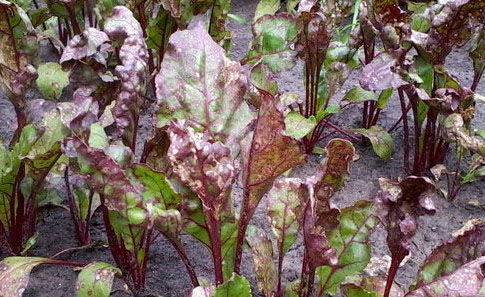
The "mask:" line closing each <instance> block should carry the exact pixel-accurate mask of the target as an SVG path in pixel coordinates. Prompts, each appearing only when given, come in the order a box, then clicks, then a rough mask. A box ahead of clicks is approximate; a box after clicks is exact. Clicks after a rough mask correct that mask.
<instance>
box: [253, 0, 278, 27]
mask: <svg viewBox="0 0 485 297" xmlns="http://www.w3.org/2000/svg"><path fill="white" fill-rule="evenodd" d="M280 5H281V3H280V0H260V1H259V3H258V6H257V7H256V12H255V13H254V19H253V22H255V21H256V20H257V19H259V18H260V17H262V16H264V15H274V14H275V13H276V12H277V11H278V10H279V9H280Z"/></svg>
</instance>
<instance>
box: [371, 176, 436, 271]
mask: <svg viewBox="0 0 485 297" xmlns="http://www.w3.org/2000/svg"><path fill="white" fill-rule="evenodd" d="M379 183H380V187H381V190H380V191H379V192H378V193H377V197H376V205H377V206H378V210H379V211H378V215H379V217H380V219H381V221H382V222H383V224H384V225H385V227H386V229H387V245H388V247H389V250H390V252H391V255H392V258H393V259H392V265H394V266H398V265H399V263H401V261H402V260H403V259H404V258H405V257H406V256H407V255H408V254H409V251H410V248H411V244H412V243H411V238H412V237H413V236H414V235H415V234H416V231H417V228H418V221H417V218H418V217H419V216H422V215H434V213H435V212H436V209H435V207H434V204H433V201H432V200H431V196H432V195H433V194H434V193H435V191H436V187H435V185H434V184H433V182H432V181H431V180H430V179H428V178H426V177H417V176H408V177H406V178H405V179H403V180H401V181H400V182H393V181H390V180H387V179H379ZM395 268H396V269H397V267H395Z"/></svg>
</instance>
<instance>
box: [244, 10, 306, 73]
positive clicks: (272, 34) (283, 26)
mask: <svg viewBox="0 0 485 297" xmlns="http://www.w3.org/2000/svg"><path fill="white" fill-rule="evenodd" d="M252 32H253V40H252V41H251V44H250V45H249V51H248V53H247V54H246V57H245V58H244V60H243V61H244V63H251V64H253V63H257V62H258V61H261V63H263V64H265V65H267V66H268V68H269V69H270V70H271V71H273V72H278V71H282V70H286V69H290V68H292V67H294V66H295V62H296V52H295V50H294V49H293V45H294V43H295V41H296V37H297V27H296V20H295V18H294V17H293V16H291V15H289V14H278V15H274V16H271V15H265V16H262V17H260V18H259V19H258V20H256V21H255V22H254V23H253V26H252Z"/></svg>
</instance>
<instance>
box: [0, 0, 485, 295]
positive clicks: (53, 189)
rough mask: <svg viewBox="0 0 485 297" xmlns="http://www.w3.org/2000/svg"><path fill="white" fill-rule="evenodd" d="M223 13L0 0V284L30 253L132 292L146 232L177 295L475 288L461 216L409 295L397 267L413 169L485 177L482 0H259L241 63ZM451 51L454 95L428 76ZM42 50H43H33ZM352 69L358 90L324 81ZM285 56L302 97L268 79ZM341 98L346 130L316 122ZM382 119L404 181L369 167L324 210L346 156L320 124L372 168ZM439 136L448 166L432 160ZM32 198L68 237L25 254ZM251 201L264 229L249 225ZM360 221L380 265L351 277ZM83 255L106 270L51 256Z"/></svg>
mask: <svg viewBox="0 0 485 297" xmlns="http://www.w3.org/2000/svg"><path fill="white" fill-rule="evenodd" d="M44 4H45V5H44ZM230 4H231V2H230V1H229V0H216V1H212V0H211V1H208V0H207V1H206V0H200V1H189V0H182V1H173V0H162V1H159V2H153V1H144V0H142V1H136V2H124V1H123V2H117V1H109V0H103V1H80V2H79V1H60V2H59V1H56V0H47V1H46V2H45V3H37V2H36V1H33V2H32V3H31V2H30V1H14V2H7V1H4V0H0V16H1V17H0V49H1V51H0V86H1V89H2V91H3V93H4V94H5V95H6V98H7V99H8V100H9V102H10V103H11V104H12V106H13V109H14V110H15V115H16V120H17V126H16V127H14V128H15V130H14V131H13V133H12V138H11V140H10V143H9V144H8V145H6V146H3V144H2V145H1V146H0V247H1V249H2V254H5V255H6V256H8V257H4V258H3V260H2V261H1V262H0V296H6V297H20V296H22V294H23V293H24V291H25V290H26V288H27V286H28V282H29V274H30V273H31V271H32V270H33V269H34V268H36V267H37V266H39V265H41V264H43V265H64V266H69V267H75V269H76V270H78V271H79V273H78V276H77V281H76V284H75V292H76V294H77V296H80V297H84V296H99V297H104V296H110V295H111V291H112V286H113V285H114V284H115V282H114V280H115V277H117V278H119V279H120V280H121V281H122V284H121V286H123V289H117V288H116V287H119V284H116V287H115V288H116V290H123V291H125V292H127V293H129V294H131V295H133V296H152V295H147V290H146V288H145V284H146V283H147V281H146V280H147V277H148V275H149V274H150V273H151V272H150V271H149V269H150V267H151V266H150V265H149V261H150V259H151V258H152V256H153V254H151V251H153V250H152V249H153V246H154V245H156V244H159V240H165V241H166V242H167V243H168V244H169V245H168V247H169V248H164V249H163V252H171V253H174V254H176V255H177V256H178V257H179V258H180V260H181V263H182V264H183V266H184V267H185V272H186V274H187V276H188V279H189V281H190V283H188V284H187V285H186V291H187V292H188V291H190V292H191V293H190V295H189V296H193V297H196V296H205V297H209V296H215V297H219V296H244V297H249V296H260V295H262V296H268V297H269V296H271V297H282V296H287V297H291V296H299V297H310V296H317V297H320V296H335V295H337V294H340V295H341V296H349V297H354V296H384V297H389V296H393V297H395V296H438V297H445V296H463V297H464V296H480V294H481V293H483V289H482V285H483V278H484V271H483V267H484V266H483V264H484V263H485V259H484V251H483V241H484V231H485V229H484V228H485V227H484V223H483V222H482V221H481V220H472V221H470V222H469V223H468V224H467V225H466V226H465V227H464V228H463V229H461V230H459V231H458V232H455V233H454V234H453V236H454V238H453V239H452V240H450V241H448V242H447V243H445V244H444V245H441V246H438V247H437V248H436V249H435V250H434V251H433V252H432V253H431V254H430V255H429V256H428V257H427V258H426V260H425V261H424V262H423V263H422V265H421V267H420V269H419V271H418V273H417V276H416V281H415V283H414V284H413V285H412V286H411V287H409V288H408V289H407V290H403V288H402V287H401V286H399V285H398V284H397V283H396V282H395V278H396V275H397V273H398V271H399V267H400V265H401V264H402V263H404V262H405V259H406V257H408V256H409V255H410V253H411V249H412V244H413V238H414V236H415V235H416V234H417V232H418V230H419V229H418V228H419V226H420V225H422V224H423V222H421V221H420V219H419V217H421V216H425V215H435V214H438V210H437V209H435V206H434V203H433V200H432V199H431V198H432V196H433V195H434V194H435V192H436V190H437V189H438V188H439V185H438V183H437V184H435V183H434V182H433V181H432V180H431V179H430V178H429V176H430V175H431V174H432V175H433V176H434V177H435V180H436V181H437V182H438V180H439V179H440V178H445V179H446V182H447V189H446V190H445V189H441V191H442V192H443V193H446V194H447V197H448V198H449V199H454V198H455V197H456V195H457V193H458V191H459V189H460V188H461V187H462V185H463V184H466V183H470V182H474V181H477V180H479V179H481V178H483V176H485V173H484V172H485V171H484V168H485V167H484V164H485V161H484V157H485V141H484V140H483V137H484V135H485V133H484V132H483V130H473V129H472V120H473V117H474V115H475V112H476V110H475V109H476V108H477V105H476V103H477V102H479V101H483V97H482V96H480V95H479V94H477V93H476V91H477V89H478V86H479V83H480V82H481V77H482V76H483V72H484V69H485V60H484V55H485V52H484V48H485V46H484V44H485V43H484V40H485V39H484V34H483V32H481V31H480V30H481V29H483V24H484V20H485V17H484V16H485V15H484V11H485V7H484V4H483V1H479V0H450V1H446V3H441V2H440V3H437V4H436V3H431V4H426V3H421V4H416V3H410V2H406V3H402V2H400V1H393V0H391V1H389V0H386V1H383V0H372V1H371V0H369V1H367V0H364V1H330V0H327V1H315V0H302V1H287V3H286V7H282V3H281V2H280V1H278V0H261V1H260V2H259V4H258V6H257V8H256V11H255V15H254V19H253V21H252V26H251V29H252V35H253V36H252V37H253V39H252V40H251V41H250V45H249V50H248V52H247V54H246V56H245V57H244V58H243V59H242V60H241V61H234V60H233V59H232V58H231V55H230V52H229V49H230V46H231V32H230V31H228V29H227V28H226V23H227V19H228V18H231V19H233V20H238V21H239V22H244V21H243V20H241V18H238V16H235V15H231V14H230V13H229V12H230V8H231V6H230ZM352 14H353V15H354V16H353V19H352V17H351V15H352ZM465 44H467V46H468V47H469V49H470V51H469V57H470V59H471V60H472V62H473V73H474V74H473V78H472V81H471V83H470V86H469V88H467V87H466V86H464V84H463V83H461V82H459V81H458V79H456V78H455V77H453V75H452V74H450V72H449V71H448V70H447V69H446V67H445V61H446V59H447V57H449V56H450V53H451V52H452V50H453V49H455V48H459V47H462V46H465ZM44 46H47V47H49V48H50V49H51V50H52V53H54V54H55V55H57V60H55V59H50V58H49V62H46V63H43V62H42V60H44V56H45V53H44V52H43V51H42V50H41V48H42V47H44ZM381 46H382V48H381ZM359 51H362V52H363V53H362V55H360V52H359ZM360 56H362V57H363V59H361V60H360ZM54 60H55V61H54ZM359 60H360V64H361V65H362V66H363V69H362V73H361V75H360V77H359V84H358V85H356V86H354V85H353V86H350V87H349V88H348V90H347V91H343V90H344V89H347V88H346V87H344V83H346V82H347V79H348V78H349V76H350V74H351V73H352V71H353V70H354V69H355V68H357V67H358V66H359ZM299 66H303V76H304V80H303V81H302V85H303V89H304V92H305V94H304V98H300V97H299V95H298V94H294V93H283V92H281V90H280V88H279V86H278V83H277V79H276V78H277V76H278V73H281V72H283V71H287V70H289V69H291V68H293V67H299ZM339 93H341V94H342V98H341V99H340V98H339ZM393 94H396V95H397V100H399V102H398V103H399V105H400V111H401V114H402V116H401V118H400V119H399V120H398V121H397V122H396V123H395V124H394V125H393V126H392V127H391V128H389V129H386V128H384V127H381V126H379V124H380V123H379V117H380V116H381V115H382V112H381V111H383V110H384V107H385V106H386V105H387V104H388V103H389V101H390V100H391V99H392V98H393ZM39 97H43V99H32V98H39ZM154 97H155V98H154ZM337 98H339V101H338V102H336V99H337ZM360 103H362V105H363V109H362V110H363V114H362V122H361V125H360V127H358V128H357V129H348V130H347V129H344V128H342V127H340V126H338V125H337V124H335V123H336V121H335V118H338V120H339V122H341V120H342V117H344V116H346V115H348V114H346V113H343V112H342V111H343V110H345V111H346V112H347V111H349V110H352V109H347V108H348V107H350V106H352V105H356V104H360ZM410 112H411V114H409V113H410ZM337 114H338V115H337ZM408 114H409V116H408ZM147 117H148V118H151V119H152V121H151V125H150V124H149V125H146V124H145V122H146V121H144V119H145V118H147ZM343 120H346V119H343ZM401 123H402V129H403V151H404V172H405V176H402V177H400V178H397V179H395V180H390V179H385V178H380V179H379V181H378V183H379V186H380V190H379V191H378V193H377V195H376V197H375V199H374V200H372V199H371V198H372V197H362V199H364V200H359V201H356V202H355V201H354V202H353V203H352V204H350V205H349V206H347V207H343V208H338V207H337V206H336V205H335V201H337V199H335V198H334V197H335V196H336V195H337V193H338V192H339V191H341V190H342V189H343V188H344V186H345V183H346V180H347V178H348V176H349V174H350V167H351V164H352V162H354V161H356V160H357V159H358V158H359V156H358V153H357V152H356V148H355V147H354V145H353V144H352V143H351V142H350V141H348V140H344V139H340V138H333V137H334V136H335V135H336V134H341V135H342V136H343V137H346V138H349V139H350V140H352V141H354V142H359V143H360V144H365V143H366V141H367V140H365V141H362V140H361V138H359V137H357V136H356V135H362V136H363V137H365V138H366V139H368V140H369V142H370V143H371V144H372V146H373V149H374V151H375V152H376V154H377V155H378V156H379V157H380V158H382V159H389V158H391V156H392V154H393V151H394V144H393V139H392V137H391V134H390V132H392V131H395V130H396V129H400V128H401V126H400V125H401ZM348 124H352V123H348ZM146 130H148V132H149V133H151V134H150V135H149V136H148V137H146V135H145V134H144V133H142V131H146ZM327 139H329V141H328V142H327V143H326V145H325V148H319V146H320V145H322V143H323V141H324V140H327ZM452 148H454V150H455V153H456V160H457V162H456V163H457V166H456V170H454V171H452V170H448V168H447V167H446V166H445V165H444V164H448V163H449V161H448V160H447V158H448V156H449V155H451V154H450V153H449V152H451V151H452V150H451V149H452ZM313 153H317V154H320V155H324V157H323V158H322V160H321V161H320V162H319V163H320V164H319V165H318V166H316V168H314V170H313V174H310V175H309V176H300V175H299V174H301V173H300V172H299V171H300V170H298V167H299V166H302V165H305V163H306V162H307V161H308V160H310V162H313V161H314V160H315V159H316V158H318V157H317V156H311V155H312V154H313ZM447 161H448V162H447ZM382 164H384V163H382ZM307 165H308V164H307ZM465 165H466V166H468V168H467V169H466V170H462V169H461V168H462V167H463V166H465ZM295 168H296V169H297V170H293V169H295ZM305 169H308V167H307V168H305ZM239 189H240V190H241V191H240V192H241V196H240V197H239V195H238V190H239ZM338 195H345V193H338ZM60 196H65V197H60ZM63 198H65V201H66V203H67V206H65V205H62V201H63ZM264 199H266V200H264ZM366 199H370V200H366ZM334 200H335V201H334ZM262 201H264V202H263V203H262ZM47 206H60V208H56V209H54V210H53V211H57V210H58V209H65V210H67V211H68V214H67V215H68V216H70V219H71V221H72V225H73V227H74V232H73V234H72V237H73V238H75V239H76V240H77V242H78V245H79V246H77V247H70V248H67V249H64V250H62V251H59V252H56V253H53V256H51V257H48V256H47V255H37V254H38V251H37V249H35V248H32V247H34V246H35V244H36V239H37V236H38V235H37V230H36V226H37V220H38V218H39V216H40V215H41V214H42V210H43V208H44V207H47ZM258 208H259V209H261V208H264V211H265V212H264V215H265V216H266V217H267V218H266V219H267V220H268V221H267V223H268V226H269V228H267V229H268V230H266V229H265V228H264V226H261V225H258V226H255V224H259V221H257V220H253V218H254V217H255V214H256V213H257V211H258ZM440 215H444V214H440ZM93 220H97V221H100V222H102V228H101V229H103V230H104V235H105V240H106V242H93V241H94V240H93V236H92V235H93V234H92V232H93V231H94V229H93V228H92V227H91V222H92V221H93ZM58 225H60V224H58ZM379 225H380V226H382V227H383V229H384V230H385V231H386V232H387V240H386V242H387V247H388V250H389V253H390V255H391V261H390V267H389V269H388V272H387V274H386V276H385V277H382V276H372V277H369V276H368V275H367V273H366V272H365V268H366V267H367V266H368V264H369V263H370V260H371V255H372V246H371V242H372V241H373V240H371V239H370V238H371V234H372V232H373V231H374V229H375V228H376V227H378V226H379ZM56 228H60V229H61V228H63V226H57V227H56ZM270 230H271V231H270ZM185 235H190V236H192V237H193V239H195V242H196V243H199V244H200V245H201V246H202V247H204V248H206V249H207V251H208V253H209V255H210V262H211V263H210V264H211V265H210V266H212V267H211V269H209V271H199V268H198V267H196V266H195V265H194V262H195V261H194V259H192V257H193V256H194V255H193V254H192V253H190V250H187V246H186V245H187V241H186V240H185V238H184V237H185ZM40 236H42V234H41V235H40ZM97 237H98V236H96V237H94V238H97ZM297 243H299V244H300V245H299V246H300V247H301V248H297V247H298V245H297ZM100 246H104V247H107V249H109V252H110V253H111V257H112V258H111V261H108V262H110V263H112V264H109V263H103V262H97V261H94V262H92V263H89V261H86V262H85V263H80V262H77V261H76V262H71V261H64V260H58V258H59V257H60V256H61V255H64V256H65V255H66V254H67V253H68V252H69V253H70V252H74V251H76V252H81V251H86V250H89V251H94V248H95V247H100ZM295 249H296V251H294V250H295ZM100 250H101V249H100ZM245 252H249V253H250V256H251V258H252V261H253V265H252V267H253V271H252V272H251V271H247V270H246V267H248V265H246V264H247V263H245V262H244V261H245V259H247V258H245V257H244V256H245V255H244V253H245ZM291 252H299V253H300V255H301V261H299V262H298V265H300V266H299V267H298V269H299V271H300V273H299V275H298V278H297V279H295V278H293V279H290V280H289V281H287V279H288V278H287V277H286V275H285V259H286V258H287V257H288V254H290V253H291ZM85 255H89V254H88V253H86V254H85ZM196 256H197V255H196ZM162 265H164V264H162ZM249 266H250V265H249ZM164 268H165V267H164V266H162V267H161V269H164ZM39 272H40V273H42V271H41V270H39ZM201 272H203V273H201ZM247 273H254V276H255V278H252V277H251V276H252V275H251V274H250V275H247ZM202 274H203V275H204V276H206V275H211V274H212V275H213V279H209V280H207V279H204V278H203V277H201V275H202ZM252 279H255V280H256V282H255V284H253V286H252V284H251V283H250V280H252ZM450 284H451V285H450ZM150 289H152V288H150ZM150 293H151V292H150ZM175 294H176V295H177V296H178V295H181V293H180V292H175ZM257 294H259V295H257ZM182 295H183V294H182Z"/></svg>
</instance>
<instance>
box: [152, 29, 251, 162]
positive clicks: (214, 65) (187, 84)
mask: <svg viewBox="0 0 485 297" xmlns="http://www.w3.org/2000/svg"><path fill="white" fill-rule="evenodd" d="M155 81H156V86H157V91H156V94H157V104H158V110H157V112H156V125H157V127H159V128H163V127H166V126H168V125H169V123H170V121H172V120H174V119H178V120H186V121H187V122H188V123H189V124H190V125H191V126H193V127H194V128H195V130H196V131H204V132H210V133H212V135H214V136H215V137H216V140H218V141H222V142H223V143H224V144H228V145H229V146H230V147H231V148H232V149H233V152H232V153H233V154H237V153H238V150H237V149H236V148H233V146H235V145H236V144H237V142H238V140H240V138H241V137H242V136H243V134H244V132H245V130H246V125H247V124H248V123H249V122H250V121H251V120H252V115H251V112H250V111H249V107H248V105H247V104H246V102H245V101H244V98H243V95H244V94H245V92H246V83H247V79H246V77H245V75H244V73H243V70H242V68H241V66H240V65H239V63H236V62H234V61H231V60H230V59H228V58H227V57H226V53H225V52H224V50H223V49H222V48H221V47H220V46H219V45H217V43H215V42H214V41H213V40H212V38H211V37H210V36H209V35H208V34H207V32H206V31H205V30H204V29H203V28H201V27H197V28H195V29H191V30H185V31H179V32H177V33H175V34H173V35H172V36H171V37H170V41H169V45H168V48H167V52H166V53H165V57H164V59H163V62H162V66H161V70H160V73H159V74H158V75H157V76H156V79H155ZM237 147H238V146H237Z"/></svg>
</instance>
